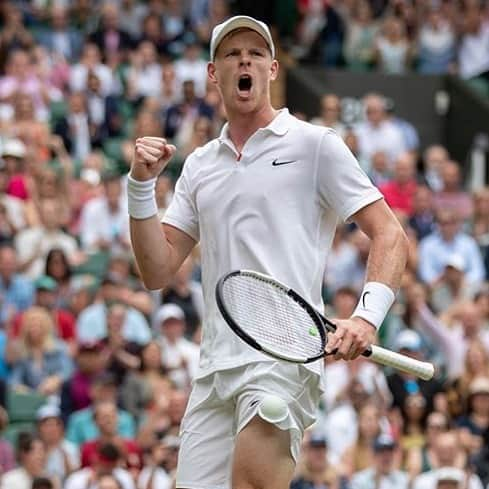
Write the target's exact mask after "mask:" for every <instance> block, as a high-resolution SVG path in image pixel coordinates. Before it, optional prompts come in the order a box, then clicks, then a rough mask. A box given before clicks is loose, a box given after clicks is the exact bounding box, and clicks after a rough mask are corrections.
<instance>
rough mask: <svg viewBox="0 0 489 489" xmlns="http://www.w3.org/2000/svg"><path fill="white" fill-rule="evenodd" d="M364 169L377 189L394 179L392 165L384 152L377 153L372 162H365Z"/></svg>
mask: <svg viewBox="0 0 489 489" xmlns="http://www.w3.org/2000/svg"><path fill="white" fill-rule="evenodd" d="M364 169H365V170H366V171H367V173H368V176H369V177H370V180H372V182H373V184H374V185H375V186H376V187H380V186H382V185H384V184H387V183H389V182H390V181H391V179H392V168H391V164H390V162H389V158H388V156H387V155H386V154H385V153H384V152H383V151H376V152H375V153H374V154H373V155H372V159H371V161H365V163H364Z"/></svg>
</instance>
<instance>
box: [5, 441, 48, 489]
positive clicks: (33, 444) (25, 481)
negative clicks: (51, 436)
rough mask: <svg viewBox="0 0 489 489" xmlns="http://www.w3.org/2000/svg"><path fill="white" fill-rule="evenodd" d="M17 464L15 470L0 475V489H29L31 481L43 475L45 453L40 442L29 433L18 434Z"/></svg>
mask: <svg viewBox="0 0 489 489" xmlns="http://www.w3.org/2000/svg"><path fill="white" fill-rule="evenodd" d="M17 462H18V464H19V466H18V467H17V468H15V469H12V470H9V471H8V472H5V473H4V474H2V480H1V482H0V488H1V489H31V486H32V481H33V479H34V478H36V477H40V476H43V475H44V467H45V463H46V453H45V451H44V445H43V443H42V441H41V440H40V439H39V438H38V437H36V436H35V435H32V434H31V433H27V432H21V433H19V434H18V436H17Z"/></svg>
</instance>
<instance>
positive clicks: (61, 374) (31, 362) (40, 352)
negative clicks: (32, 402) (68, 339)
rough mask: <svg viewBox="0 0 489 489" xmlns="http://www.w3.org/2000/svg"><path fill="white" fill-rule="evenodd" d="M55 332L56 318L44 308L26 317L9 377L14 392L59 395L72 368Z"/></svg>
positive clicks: (62, 344)
mask: <svg viewBox="0 0 489 489" xmlns="http://www.w3.org/2000/svg"><path fill="white" fill-rule="evenodd" d="M53 329H54V322H53V319H52V317H51V315H50V314H49V312H48V311H46V310H45V309H43V308H42V307H39V306H34V307H32V308H30V309H28V310H27V311H26V312H25V313H24V314H23V317H22V321H21V323H20V340H19V343H18V350H19V352H18V358H17V359H16V360H15V361H14V362H13V364H12V372H11V374H10V377H9V381H10V384H11V385H12V387H13V388H14V389H18V390H25V389H27V390H36V391H37V392H39V393H41V394H44V395H46V396H48V395H56V394H59V392H60V390H61V385H62V383H63V381H65V380H66V379H67V378H69V376H70V375H71V373H72V370H73V367H72V363H71V359H70V357H69V355H68V353H67V348H66V345H65V344H64V343H63V342H62V341H61V340H59V339H55V337H54V335H53Z"/></svg>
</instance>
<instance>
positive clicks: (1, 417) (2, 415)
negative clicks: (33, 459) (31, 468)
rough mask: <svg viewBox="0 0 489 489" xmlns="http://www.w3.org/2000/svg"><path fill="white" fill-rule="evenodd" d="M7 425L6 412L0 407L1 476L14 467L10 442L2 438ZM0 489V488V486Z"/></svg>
mask: <svg viewBox="0 0 489 489" xmlns="http://www.w3.org/2000/svg"><path fill="white" fill-rule="evenodd" d="M8 424H9V417H8V414H7V411H6V410H5V409H4V408H3V407H1V406H0V435H1V437H0V470H1V473H2V474H5V472H8V471H9V470H12V469H14V468H15V467H16V465H17V464H16V462H15V453H14V449H13V447H12V445H11V443H10V441H8V440H6V439H5V438H4V437H3V433H4V431H5V429H6V428H7V426H8ZM0 487H1V486H0Z"/></svg>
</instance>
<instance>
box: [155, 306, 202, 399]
mask: <svg viewBox="0 0 489 489" xmlns="http://www.w3.org/2000/svg"><path fill="white" fill-rule="evenodd" d="M156 324H157V325H159V337H158V341H159V343H160V345H161V351H162V363H163V366H164V368H165V369H166V370H167V371H168V376H169V377H170V379H171V380H172V381H173V382H175V384H176V385H178V386H179V387H180V388H182V389H183V388H187V387H188V386H189V385H190V382H191V380H192V379H193V378H194V377H195V375H196V374H197V371H198V368H199V356H200V352H199V347H198V346H197V345H196V344H195V343H192V342H191V341H189V340H187V339H186V338H184V333H185V329H186V321H185V314H184V312H183V310H182V309H181V308H180V307H179V306H177V305H176V304H171V303H168V304H165V305H163V306H161V308H160V310H159V311H158V312H157V314H156Z"/></svg>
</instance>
